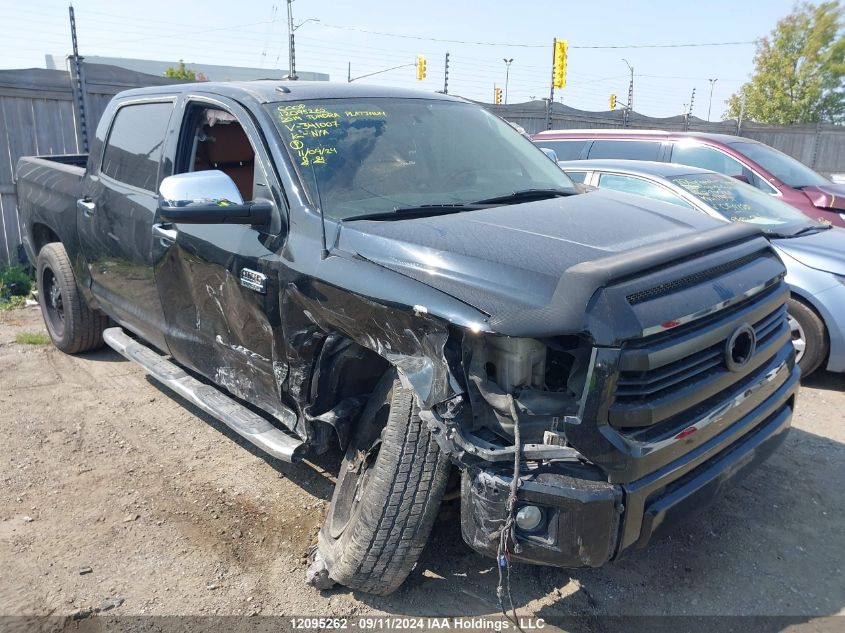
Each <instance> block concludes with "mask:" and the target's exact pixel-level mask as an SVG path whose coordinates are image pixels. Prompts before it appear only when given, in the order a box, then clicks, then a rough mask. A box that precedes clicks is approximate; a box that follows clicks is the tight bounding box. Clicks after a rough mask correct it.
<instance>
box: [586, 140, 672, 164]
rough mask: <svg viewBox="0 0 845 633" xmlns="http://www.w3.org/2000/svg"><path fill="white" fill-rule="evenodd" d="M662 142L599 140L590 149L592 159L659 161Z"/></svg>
mask: <svg viewBox="0 0 845 633" xmlns="http://www.w3.org/2000/svg"><path fill="white" fill-rule="evenodd" d="M659 156H660V141H611V140H598V141H594V142H593V146H592V147H591V148H590V158H621V159H626V160H659V158H658V157H659Z"/></svg>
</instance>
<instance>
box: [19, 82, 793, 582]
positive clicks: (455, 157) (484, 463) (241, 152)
mask: <svg viewBox="0 0 845 633" xmlns="http://www.w3.org/2000/svg"><path fill="white" fill-rule="evenodd" d="M150 104H154V105H156V106H158V109H157V111H156V116H157V117H158V120H159V121H164V123H162V125H163V126H164V127H163V128H162V132H161V138H159V139H158V144H154V145H156V148H153V147H152V146H148V145H149V139H147V137H146V136H144V137H143V138H140V137H139V136H137V135H133V134H132V130H131V129H129V130H127V129H123V130H121V127H120V126H121V122H122V121H123V120H124V119H125V118H126V117H125V116H124V115H125V114H126V113H127V112H132V116H131V117H129V119H132V120H137V119H138V117H139V112H140V113H142V112H143V111H141V110H132V109H133V108H145V107H148V106H149V105H150ZM140 118H141V119H143V117H142V116H141V117H140ZM142 136H143V135H142ZM121 139H122V140H121ZM159 145H160V147H159ZM154 155H155V156H158V159H157V160H153V161H152V164H150V160H151V158H150V157H151V156H154ZM139 157H146V158H139ZM145 161H146V162H145ZM77 162H78V161H77ZM127 166H128V167H127ZM145 170H146V171H145ZM144 173H146V177H145V179H141V180H138V179H136V176H137V175H138V174H144ZM18 174H19V178H18V191H19V204H20V210H21V219H22V226H23V228H24V230H25V233H26V235H25V237H24V244H25V246H26V250H27V254H28V256H29V257H30V259H31V260H32V262H33V264H37V263H38V262H39V258H40V257H42V250H43V247H44V245H45V244H49V243H51V242H61V243H62V244H63V245H64V247H65V248H66V249H67V251H68V256H69V259H70V261H71V262H72V265H73V270H74V274H75V278H76V283H77V284H78V285H79V286H80V288H81V289H82V294H83V296H84V297H85V299H86V301H87V305H88V306H90V308H92V309H99V310H102V311H103V312H104V313H105V314H107V315H108V316H109V317H110V318H111V319H113V320H114V321H115V322H116V323H117V324H118V325H119V326H120V327H121V328H122V330H123V333H121V332H119V331H111V333H110V334H109V335H108V336H107V341H108V342H109V344H110V345H112V344H114V345H117V346H118V347H119V348H120V350H122V351H121V353H124V354H125V355H127V357H129V358H145V359H147V365H146V366H147V367H148V368H153V369H150V371H153V370H155V371H159V372H161V371H163V370H161V367H165V364H164V361H163V360H162V358H163V357H162V356H161V355H160V354H158V353H156V354H154V355H151V354H150V353H148V352H146V351H144V349H142V348H144V345H143V341H146V343H148V344H150V346H151V347H155V348H157V349H159V350H160V351H161V352H162V353H164V354H166V355H168V356H169V359H168V360H167V363H172V365H173V367H176V366H178V367H179V368H178V369H173V368H172V367H171V366H170V365H167V366H166V367H167V368H168V369H167V371H168V372H170V373H173V372H176V371H178V372H182V373H180V374H179V376H180V378H179V379H180V380H181V381H182V383H184V384H185V385H190V390H188V387H184V385H183V386H182V387H180V388H182V389H183V391H186V392H189V393H190V394H192V397H194V398H200V397H208V398H210V399H211V400H213V403H212V404H213V406H212V404H209V405H208V407H207V409H208V410H209V411H213V412H217V414H220V415H223V416H224V417H225V415H226V414H227V413H226V412H229V414H231V412H233V411H234V412H237V414H238V416H240V418H242V419H241V422H232V423H231V424H230V426H231V427H232V428H235V429H239V432H241V434H242V435H243V436H244V437H247V438H248V439H249V438H254V437H255V436H256V435H257V433H255V432H254V431H255V430H256V429H259V430H261V432H262V433H264V431H265V424H264V423H265V422H266V425H268V426H267V428H269V429H271V430H272V431H273V432H274V433H275V434H273V433H271V435H272V436H273V438H274V441H275V442H276V444H274V445H278V446H283V447H284V446H287V445H289V446H291V447H293V448H292V449H291V450H287V449H285V450H281V449H280V450H278V451H276V452H275V453H274V454H275V455H276V456H278V455H293V454H294V453H296V454H297V455H299V453H301V452H304V451H306V450H307V451H311V452H312V453H322V452H324V451H327V450H329V449H331V448H332V447H339V448H340V450H341V452H343V453H344V458H343V459H344V462H343V465H342V466H341V471H340V474H339V475H338V484H337V489H336V491H335V496H334V497H333V500H332V504H331V507H330V510H329V513H328V516H327V518H326V526H325V527H324V529H323V531H321V534H320V549H319V550H317V551H315V553H314V555H313V559H314V565H315V566H314V567H313V568H312V573H311V574H310V576H311V577H312V578H314V579H318V580H315V581H314V582H315V584H318V585H319V586H320V587H324V586H328V585H330V584H331V582H332V581H333V580H337V581H340V582H344V583H346V584H348V585H349V586H352V587H355V588H361V589H363V590H366V591H374V592H380V593H386V592H389V591H392V590H393V589H395V588H396V586H398V583H401V581H402V579H403V578H404V575H403V574H407V573H408V571H410V569H411V567H412V566H413V562H414V561H415V560H416V559H415V558H414V556H415V555H418V554H419V550H420V549H421V547H422V543H416V544H415V545H414V547H412V548H410V550H409V548H408V547H406V546H405V545H404V544H403V545H401V547H400V546H399V545H396V552H394V555H393V558H390V560H391V561H392V563H391V564H392V565H393V566H392V567H391V569H395V570H396V571H395V573H393V572H391V573H393V574H394V575H391V573H388V570H381V572H380V573H376V572H373V574H372V577H369V576H368V577H366V578H363V577H361V576H360V575H357V576H356V574H358V573H359V572H358V571H355V570H360V569H363V568H367V569H375V567H374V566H373V565H372V564H369V563H365V562H363V561H361V560H354V559H350V558H349V557H350V556H352V555H353V554H354V553H355V551H356V550H355V548H354V547H353V546H347V545H344V543H345V542H346V541H344V539H345V538H347V537H346V536H345V535H348V534H349V533H350V532H351V531H356V533H358V534H359V535H367V534H377V533H378V530H379V529H384V528H379V527H378V526H375V527H374V526H372V525H367V524H366V522H367V521H368V520H370V519H371V515H376V514H381V515H383V516H384V515H385V513H387V512H389V511H391V509H392V508H394V507H397V508H400V510H398V511H397V512H398V514H397V516H396V517H392V518H390V521H394V522H397V523H396V526H398V527H395V529H392V530H389V531H390V532H391V533H396V534H399V535H400V536H397V538H405V539H406V541H407V540H408V539H411V540H412V539H413V538H422V539H424V538H425V536H426V535H427V533H428V532H427V530H429V529H430V526H431V523H432V522H433V514H432V513H433V512H436V506H437V504H438V503H439V499H440V497H441V496H442V495H443V493H444V488H445V486H446V481H447V479H448V469H449V468H451V467H457V469H459V470H460V471H461V476H460V481H461V483H460V497H461V517H462V518H461V521H462V532H463V536H464V539H465V540H466V541H467V543H469V544H470V545H471V546H472V547H473V548H475V549H477V550H478V551H480V552H482V553H484V554H487V555H492V556H496V557H498V558H499V560H500V564H501V561H502V560H506V561H508V560H522V561H525V562H531V563H537V564H548V565H558V566H564V567H576V566H590V567H596V566H599V565H602V564H604V563H606V562H608V561H611V560H614V559H616V558H618V557H620V556H621V555H623V553H624V551H625V550H626V549H628V548H630V547H634V546H642V545H644V544H645V543H646V542H647V541H648V540H649V538H650V536H651V534H652V533H653V532H656V531H657V530H658V529H659V528H660V529H662V528H664V527H666V526H668V525H670V524H671V523H673V522H674V521H675V519H676V518H678V517H679V516H681V515H683V514H686V513H687V512H688V511H689V510H690V509H694V508H696V507H698V506H699V505H701V504H702V503H703V502H704V501H706V500H708V499H710V498H711V497H714V496H715V495H716V494H717V493H718V492H720V491H721V490H723V489H724V488H726V487H727V485H728V484H729V483H732V482H734V481H736V480H737V479H738V478H739V476H741V475H742V474H744V473H745V472H747V471H748V470H749V469H750V468H751V467H753V465H754V464H756V463H758V462H759V461H760V460H762V459H764V458H765V457H766V456H767V455H768V454H770V453H771V452H772V450H774V448H775V447H776V446H777V445H778V444H779V442H780V441H781V440H782V439H783V437H784V435H785V432H786V430H787V429H788V427H789V421H790V418H791V413H792V410H793V406H794V398H795V391H796V389H797V380H798V375H799V372H798V369H797V368H796V366H795V362H794V352H793V351H792V345H791V342H790V340H789V339H790V337H789V327H788V325H787V322H786V314H785V309H784V302H785V301H786V298H787V297H788V291H787V289H786V286H785V285H784V282H783V275H784V269H783V265H782V264H781V262H780V261H779V260H778V258H777V256H776V255H775V253H774V251H773V250H772V248H771V247H770V246H769V244H768V242H766V241H765V239H763V238H762V237H761V236H760V235H759V233H758V232H757V231H756V230H755V229H753V228H752V227H750V226H748V225H741V224H731V225H724V224H722V223H719V222H716V221H714V220H711V219H709V218H707V217H706V216H703V215H700V214H696V213H690V214H689V215H683V214H680V213H679V212H678V210H677V208H675V207H672V208H667V207H665V206H664V205H663V204H662V203H659V202H654V201H649V200H647V199H645V198H635V197H629V196H627V195H624V194H618V193H613V192H606V191H595V192H591V193H588V194H582V193H580V192H579V190H578V189H577V188H576V187H575V186H574V185H573V183H572V182H571V181H569V179H568V177H567V176H566V175H565V174H563V172H562V171H560V170H559V169H558V168H557V166H556V165H555V164H554V163H551V162H550V161H548V159H547V158H546V157H545V156H544V155H543V154H542V152H540V151H539V150H538V149H537V148H535V147H534V146H533V145H532V144H531V143H530V142H529V141H527V140H525V139H523V138H522V137H520V135H519V134H518V133H517V132H515V131H514V130H513V129H511V128H510V126H508V125H507V124H505V123H504V122H502V121H501V120H499V119H497V118H496V117H494V116H492V115H490V114H489V113H487V112H485V111H484V110H482V109H480V108H477V107H475V106H473V105H471V104H468V103H465V102H463V101H461V100H459V99H455V98H452V97H449V96H446V95H429V94H426V95H422V94H419V93H415V92H412V91H403V90H385V89H382V88H375V87H367V86H361V85H359V84H357V83H356V84H349V85H331V86H329V85H320V84H309V83H307V82H296V83H287V84H283V85H280V84H279V83H278V82H253V83H247V84H239V83H234V82H233V83H226V84H213V83H206V84H198V85H184V86H164V87H157V88H150V89H143V90H133V91H129V92H127V93H122V94H121V95H119V96H118V97H116V98H115V99H114V100H113V102H112V104H111V105H110V106H109V108H108V109H107V110H106V112H105V114H104V116H103V119H102V121H101V123H100V126H99V128H98V130H97V135H96V139H95V141H94V143H92V153H91V155H90V156H89V157H88V166H87V168H85V169H83V168H82V167H80V166H72V165H71V166H69V165H67V164H64V163H62V164H61V166H60V167H55V168H51V164H50V160H49V159H43V158H32V159H28V158H24V159H22V160H21V164H20V165H19V167H18ZM48 179H52V181H54V183H55V181H59V184H53V185H52V186H53V187H54V188H55V192H54V194H52V195H46V196H45V195H43V194H42V193H39V192H41V191H43V190H44V189H49V187H50V185H48V184H47V180H48ZM209 183H211V184H209ZM106 190H108V191H109V192H110V193H109V194H108V195H109V196H110V198H109V199H108V200H100V199H99V198H98V197H97V195H98V192H102V191H106ZM116 191H124V192H125V193H124V195H125V197H126V198H127V203H126V204H125V205H122V204H121V198H120V197H119V196H118V194H116V193H115V192H116ZM74 192H75V193H74ZM74 195H76V196H78V202H79V203H78V204H77V205H76V208H75V209H72V210H70V211H64V210H62V209H58V208H56V207H57V205H58V206H61V204H68V201H69V200H72V199H73V197H74ZM91 195H93V197H91ZM104 195H105V194H104ZM42 201H46V202H45V204H44V205H42ZM597 218H601V223H599V222H598V221H597ZM92 219H96V222H92ZM121 227H122V228H121ZM139 227H140V228H139ZM80 235H81V236H82V238H80V237H79V236H80ZM81 242H82V243H84V244H86V245H87V246H86V247H84V248H83V247H81V246H80V243H81ZM120 261H123V262H125V263H126V265H124V266H116V265H113V264H111V263H109V262H120ZM104 262H105V263H104ZM42 263H43V262H42ZM107 264H108V265H107ZM129 264H131V266H130V265H129ZM139 267H141V268H144V270H143V271H140V272H139V271H138V270H137V269H138V268H139ZM121 276H125V277H126V278H125V279H124V278H122V277H121ZM98 280H99V281H98ZM103 288H107V289H108V291H107V292H106V291H105V290H103ZM139 288H142V289H143V292H142V291H141V290H139ZM151 290H152V291H153V292H154V296H153V297H152V298H150V297H149V296H148V295H149V292H150V291H151ZM151 332H152V334H150V333H151ZM132 337H134V338H132ZM126 350H132V353H131V354H129V353H127V352H126ZM156 368H158V369H156ZM182 374H184V376H183V375H182ZM154 375H155V374H154ZM162 375H164V374H162ZM182 383H180V385H182ZM197 394H200V395H197ZM210 394H216V395H213V396H212V395H210ZM221 412H222V413H221ZM244 419H247V420H250V423H249V424H248V425H245V424H243V420H244ZM256 420H263V422H261V423H258V422H256ZM280 434H281V435H280ZM280 438H281V439H280ZM285 438H287V440H289V442H287V441H285ZM250 441H252V440H250ZM253 443H256V442H253ZM265 443H266V442H265ZM300 443H301V446H300ZM256 445H258V444H256ZM294 449H295V450H294ZM391 459H392V460H394V462H390V461H389V460H391ZM395 460H398V461H395ZM450 465H451V466H450ZM403 477H404V478H407V480H406V479H402V478H403ZM413 477H417V479H416V480H415V483H411V479H412V478H413ZM391 478H393V479H391ZM455 480H457V478H455ZM391 481H393V482H394V483H395V482H397V481H400V482H401V489H402V490H403V491H404V492H402V493H401V494H400V493H397V492H395V491H394V489H392V488H390V484H391ZM396 485H397V486H398V485H399V484H396ZM373 495H382V497H380V498H379V497H373ZM397 495H398V497H397ZM388 498H390V499H396V498H398V499H399V500H398V501H397V502H396V504H394V503H392V502H391V503H390V504H388V503H387V499H388ZM362 499H363V500H362ZM368 503H369V504H370V508H371V510H370V511H368V510H365V509H361V505H362V504H363V505H366V504H368ZM402 504H408V508H412V509H413V508H416V510H413V511H412V510H411V509H402V508H404V507H405V506H403V505H402ZM372 508H378V509H379V511H378V512H376V511H375V510H372ZM419 508H423V511H421V513H420V512H418V509H419ZM432 508H433V509H432ZM415 513H416V514H415ZM417 515H419V516H417ZM408 517H412V518H413V520H415V521H418V523H407V524H403V525H404V527H402V526H400V525H399V524H400V523H401V522H402V521H412V519H409V518H408ZM403 530H407V535H411V536H405V537H402V536H401V534H403ZM361 538H364V536H362V537H361ZM403 543H405V541H403ZM408 551H411V552H412V554H408ZM403 552H404V553H403ZM414 553H415V554H414ZM502 557H504V559H503V558H502ZM385 560H386V559H385ZM368 565H369V567H368Z"/></svg>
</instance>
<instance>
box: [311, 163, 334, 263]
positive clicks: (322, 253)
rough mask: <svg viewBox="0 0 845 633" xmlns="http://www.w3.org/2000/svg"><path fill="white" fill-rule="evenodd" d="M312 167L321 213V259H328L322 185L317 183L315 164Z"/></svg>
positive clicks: (318, 207)
mask: <svg viewBox="0 0 845 633" xmlns="http://www.w3.org/2000/svg"><path fill="white" fill-rule="evenodd" d="M308 164H309V165H310V167H311V177H312V178H313V179H314V189H315V190H316V191H317V211H319V212H320V228H321V232H322V238H323V241H322V249H321V250H320V259H326V258H327V257H328V256H329V249H328V247H327V246H326V214H325V213H323V198H322V196H321V195H320V184H319V183H318V182H317V172H316V171H315V170H314V163H313V162H309V163H308Z"/></svg>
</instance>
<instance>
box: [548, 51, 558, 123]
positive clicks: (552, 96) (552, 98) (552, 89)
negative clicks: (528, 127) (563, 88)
mask: <svg viewBox="0 0 845 633" xmlns="http://www.w3.org/2000/svg"><path fill="white" fill-rule="evenodd" d="M556 49H557V38H554V39H553V40H552V80H551V81H550V82H549V86H551V87H550V88H549V100H548V101H547V102H546V129H547V130H551V129H552V104H553V103H554V102H555V51H556Z"/></svg>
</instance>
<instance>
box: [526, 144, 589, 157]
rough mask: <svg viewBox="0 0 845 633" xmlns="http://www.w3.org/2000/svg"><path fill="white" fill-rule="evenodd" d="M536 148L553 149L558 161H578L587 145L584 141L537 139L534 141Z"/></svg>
mask: <svg viewBox="0 0 845 633" xmlns="http://www.w3.org/2000/svg"><path fill="white" fill-rule="evenodd" d="M534 142H535V143H536V144H537V146H538V147H548V148H549V149H553V150H554V151H555V154H557V159H558V160H578V159H579V158H581V152H582V151H584V147H585V146H586V145H587V143H589V141H586V140H580V141H547V140H545V139H539V140H537V141H534Z"/></svg>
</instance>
